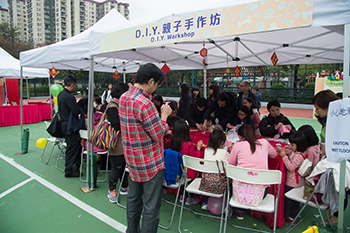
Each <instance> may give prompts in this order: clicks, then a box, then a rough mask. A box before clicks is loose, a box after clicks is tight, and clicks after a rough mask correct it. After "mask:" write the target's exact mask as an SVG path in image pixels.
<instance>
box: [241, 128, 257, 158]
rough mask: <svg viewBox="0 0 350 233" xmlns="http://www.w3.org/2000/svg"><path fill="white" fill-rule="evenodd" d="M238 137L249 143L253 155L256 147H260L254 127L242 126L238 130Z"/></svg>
mask: <svg viewBox="0 0 350 233" xmlns="http://www.w3.org/2000/svg"><path fill="white" fill-rule="evenodd" d="M238 135H239V136H241V137H242V138H244V140H246V141H247V142H248V143H249V145H250V150H251V151H252V154H253V153H254V152H255V150H256V145H260V143H259V142H258V141H257V140H258V139H257V138H256V136H255V133H254V130H253V127H252V126H251V125H248V124H244V125H241V127H239V129H238Z"/></svg>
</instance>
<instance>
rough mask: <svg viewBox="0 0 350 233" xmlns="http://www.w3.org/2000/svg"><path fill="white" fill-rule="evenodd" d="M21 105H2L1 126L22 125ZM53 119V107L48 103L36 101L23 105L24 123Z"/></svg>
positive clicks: (0, 109)
mask: <svg viewBox="0 0 350 233" xmlns="http://www.w3.org/2000/svg"><path fill="white" fill-rule="evenodd" d="M20 111H21V110H20V106H19V105H10V106H0V127H2V126H11V125H20V124H21V115H20ZM50 119H51V109H50V104H48V103H35V104H31V103H30V104H24V105H23V124H31V123H37V122H40V121H43V120H50Z"/></svg>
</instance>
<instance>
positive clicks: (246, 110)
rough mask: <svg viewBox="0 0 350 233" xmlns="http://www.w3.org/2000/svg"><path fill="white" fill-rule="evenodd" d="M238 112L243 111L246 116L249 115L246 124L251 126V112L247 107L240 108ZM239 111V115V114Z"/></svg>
mask: <svg viewBox="0 0 350 233" xmlns="http://www.w3.org/2000/svg"><path fill="white" fill-rule="evenodd" d="M238 111H242V112H244V114H247V116H246V117H245V118H244V119H245V123H246V124H250V123H251V117H250V110H249V108H248V107H247V106H245V105H242V106H240V107H239V108H238ZM238 111H237V113H238Z"/></svg>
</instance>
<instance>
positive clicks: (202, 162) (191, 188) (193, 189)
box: [178, 155, 229, 232]
mask: <svg viewBox="0 0 350 233" xmlns="http://www.w3.org/2000/svg"><path fill="white" fill-rule="evenodd" d="M182 161H183V166H184V168H185V169H186V168H190V169H192V170H195V171H198V172H206V173H218V172H219V171H218V167H217V163H216V161H213V160H206V159H199V158H193V157H190V156H187V155H184V156H182ZM219 167H220V170H221V171H222V170H224V169H226V167H227V162H226V161H223V165H222V163H221V162H220V163H219ZM184 176H185V188H184V191H183V197H185V193H186V192H187V193H188V194H189V200H190V205H191V211H192V213H194V214H197V215H201V216H206V217H211V218H216V219H220V231H219V232H221V230H222V224H223V221H224V218H225V224H224V228H226V222H227V205H226V208H222V212H221V215H220V218H219V217H217V216H214V215H208V214H202V213H198V212H195V211H194V210H193V205H192V199H191V196H190V193H193V194H199V195H205V196H208V197H216V198H221V197H223V201H222V206H225V197H226V195H227V192H228V183H229V182H228V180H227V188H226V190H225V192H224V193H223V194H214V193H208V192H203V191H200V190H199V185H200V183H201V180H202V178H196V179H194V180H193V181H192V182H191V183H190V184H188V181H187V175H186V173H184ZM184 203H185V200H184V201H182V204H181V211H180V219H179V226H178V231H179V232H181V220H182V213H183V209H184ZM225 230H226V229H224V232H225Z"/></svg>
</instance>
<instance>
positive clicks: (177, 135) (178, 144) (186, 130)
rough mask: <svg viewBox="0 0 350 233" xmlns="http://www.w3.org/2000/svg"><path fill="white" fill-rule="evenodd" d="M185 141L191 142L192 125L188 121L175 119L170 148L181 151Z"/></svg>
mask: <svg viewBox="0 0 350 233" xmlns="http://www.w3.org/2000/svg"><path fill="white" fill-rule="evenodd" d="M183 142H191V143H192V140H191V136H190V126H189V124H188V123H187V121H185V120H183V119H181V120H177V121H175V124H174V128H173V137H172V139H171V142H170V149H172V150H175V151H177V152H180V151H181V149H182V143H183Z"/></svg>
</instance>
